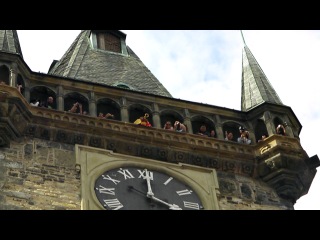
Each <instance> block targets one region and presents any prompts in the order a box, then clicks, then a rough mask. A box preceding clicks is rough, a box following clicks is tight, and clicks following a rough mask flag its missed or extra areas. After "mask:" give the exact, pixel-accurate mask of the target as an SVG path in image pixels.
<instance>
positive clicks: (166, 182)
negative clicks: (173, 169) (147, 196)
mask: <svg viewBox="0 0 320 240" xmlns="http://www.w3.org/2000/svg"><path fill="white" fill-rule="evenodd" d="M172 179H173V177H169V178H168V180H167V181H165V182H164V183H163V184H164V185H167V184H168V183H169V182H170V181H171V180H172Z"/></svg>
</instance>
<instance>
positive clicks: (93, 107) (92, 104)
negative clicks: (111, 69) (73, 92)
mask: <svg viewBox="0 0 320 240" xmlns="http://www.w3.org/2000/svg"><path fill="white" fill-rule="evenodd" d="M89 115H90V116H92V117H97V104H96V99H95V94H94V92H92V91H91V92H90V93H89Z"/></svg>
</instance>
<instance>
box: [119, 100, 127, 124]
mask: <svg viewBox="0 0 320 240" xmlns="http://www.w3.org/2000/svg"><path fill="white" fill-rule="evenodd" d="M120 108H121V112H120V114H121V121H122V122H129V114H128V106H127V99H126V98H125V97H122V98H120Z"/></svg>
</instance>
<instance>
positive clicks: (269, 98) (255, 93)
mask: <svg viewBox="0 0 320 240" xmlns="http://www.w3.org/2000/svg"><path fill="white" fill-rule="evenodd" d="M241 86H242V87H241V111H249V110H250V109H252V108H254V107H256V106H258V105H260V104H262V103H264V102H269V103H275V104H280V105H283V104H282V102H281V100H280V98H279V96H278V94H277V93H276V91H275V90H274V88H273V87H272V85H271V83H270V82H269V80H268V78H267V76H266V75H265V74H264V72H263V70H262V68H261V67H260V65H259V64H258V62H257V60H256V59H255V58H254V56H253V54H252V53H251V51H250V49H249V48H248V47H247V45H246V44H245V45H244V47H243V49H242V78H241Z"/></svg>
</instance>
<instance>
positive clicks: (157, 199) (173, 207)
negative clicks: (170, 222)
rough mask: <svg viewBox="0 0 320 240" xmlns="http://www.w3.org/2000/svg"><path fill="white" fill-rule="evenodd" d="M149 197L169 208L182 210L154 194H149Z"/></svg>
mask: <svg viewBox="0 0 320 240" xmlns="http://www.w3.org/2000/svg"><path fill="white" fill-rule="evenodd" d="M151 199H153V200H155V201H156V202H159V203H162V204H164V205H166V206H168V207H169V209H170V210H182V209H181V208H180V207H179V206H178V205H176V204H170V203H167V202H165V201H163V200H161V199H159V198H156V197H154V196H151Z"/></svg>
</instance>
